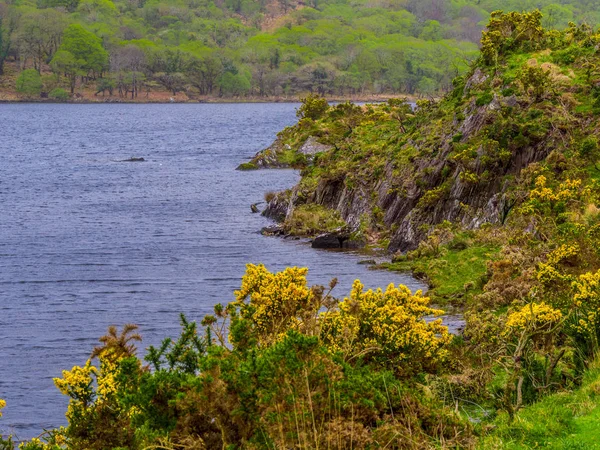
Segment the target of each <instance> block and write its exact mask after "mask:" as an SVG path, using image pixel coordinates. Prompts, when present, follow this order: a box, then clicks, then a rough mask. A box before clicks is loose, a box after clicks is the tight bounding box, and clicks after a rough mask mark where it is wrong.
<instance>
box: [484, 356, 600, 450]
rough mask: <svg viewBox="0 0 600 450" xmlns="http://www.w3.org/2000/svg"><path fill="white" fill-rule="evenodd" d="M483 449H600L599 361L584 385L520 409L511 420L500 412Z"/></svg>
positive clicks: (585, 378) (588, 372) (586, 375)
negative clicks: (510, 421)
mask: <svg viewBox="0 0 600 450" xmlns="http://www.w3.org/2000/svg"><path fill="white" fill-rule="evenodd" d="M493 426H494V428H493V429H492V431H491V432H490V433H489V434H488V435H487V436H486V437H485V438H483V439H482V440H481V442H480V445H479V448H480V449H488V448H494V449H507V450H513V449H514V450H517V449H533V448H546V449H553V450H576V449H577V450H579V449H582V450H583V449H586V450H587V449H600V363H599V362H597V363H595V364H594V365H593V367H591V368H590V369H589V370H588V371H587V372H586V374H585V377H584V380H583V383H582V386H581V387H580V388H579V389H577V390H575V391H570V392H561V393H557V394H554V395H550V396H548V397H546V398H544V399H543V400H541V401H539V402H538V403H535V404H533V405H531V406H528V407H526V408H524V409H522V410H521V411H519V412H518V413H517V415H516V416H515V419H514V421H513V422H512V423H509V422H508V420H507V416H505V415H501V416H499V417H498V418H497V419H496V421H495V423H494V424H493Z"/></svg>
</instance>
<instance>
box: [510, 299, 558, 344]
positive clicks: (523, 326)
mask: <svg viewBox="0 0 600 450" xmlns="http://www.w3.org/2000/svg"><path fill="white" fill-rule="evenodd" d="M562 317H563V315H562V313H561V311H560V310H559V309H555V308H553V307H552V306H549V305H547V304H545V303H544V302H542V303H529V304H528V305H525V306H523V307H521V308H520V309H518V310H517V311H515V312H513V313H511V314H509V316H508V319H507V320H506V328H505V330H504V335H505V336H508V335H512V334H514V333H516V332H521V331H531V332H533V331H536V330H541V329H543V328H547V329H549V328H551V327H552V326H554V325H556V324H557V323H558V322H559V321H560V320H561V319H562Z"/></svg>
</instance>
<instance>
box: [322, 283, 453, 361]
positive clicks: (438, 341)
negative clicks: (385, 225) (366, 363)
mask: <svg viewBox="0 0 600 450" xmlns="http://www.w3.org/2000/svg"><path fill="white" fill-rule="evenodd" d="M428 305H429V299H428V298H427V297H424V296H423V295H422V293H421V291H417V292H416V293H415V294H414V295H413V294H412V293H411V292H410V290H409V289H408V288H407V287H406V286H402V285H399V286H398V287H396V286H394V285H393V284H390V285H389V286H388V287H387V289H386V290H385V292H384V291H383V290H381V289H377V290H368V291H366V292H365V291H364V286H363V284H362V283H361V282H360V281H358V280H356V281H355V282H354V285H353V287H352V291H351V293H350V296H349V297H348V298H345V299H344V300H343V301H342V302H341V303H340V304H339V310H336V311H328V312H324V313H322V314H321V315H320V316H319V319H320V322H321V339H322V340H323V341H324V342H325V343H326V345H327V346H328V347H329V348H330V349H331V350H332V351H341V352H343V353H345V354H346V355H348V356H350V357H352V356H353V355H359V354H371V355H373V356H380V357H384V358H391V359H393V360H394V361H395V362H402V361H413V362H416V361H417V360H420V361H419V362H423V363H424V364H425V365H426V364H429V363H434V362H437V361H440V360H442V359H443V358H444V357H445V356H446V350H445V348H444V347H445V345H446V344H447V343H448V342H449V341H450V340H451V335H450V334H449V333H448V329H447V327H444V326H442V324H441V320H439V319H438V320H433V321H430V322H429V323H427V322H425V321H424V320H423V318H424V317H425V316H432V315H439V314H442V313H443V311H440V310H436V309H432V308H430V307H429V306H428Z"/></svg>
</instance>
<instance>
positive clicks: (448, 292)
mask: <svg viewBox="0 0 600 450" xmlns="http://www.w3.org/2000/svg"><path fill="white" fill-rule="evenodd" d="M497 251H498V249H497V248H496V247H491V246H476V245H474V246H470V247H468V248H465V249H463V250H449V249H444V250H443V251H442V252H441V254H440V255H439V256H427V257H421V258H418V259H414V260H408V259H405V260H401V261H397V262H393V263H387V264H383V265H382V267H383V268H386V269H389V270H396V271H402V272H407V271H410V272H412V273H413V274H414V275H415V276H416V277H418V278H423V279H425V280H426V281H427V283H428V284H429V292H428V295H429V296H430V297H431V298H432V300H433V301H434V302H435V303H437V304H445V303H453V304H457V303H458V304H461V303H464V301H465V299H466V297H467V296H471V295H474V294H478V293H480V292H481V286H482V280H483V278H484V276H485V274H486V272H487V261H489V260H490V259H491V258H492V257H493V256H494V255H495V254H496V252H497Z"/></svg>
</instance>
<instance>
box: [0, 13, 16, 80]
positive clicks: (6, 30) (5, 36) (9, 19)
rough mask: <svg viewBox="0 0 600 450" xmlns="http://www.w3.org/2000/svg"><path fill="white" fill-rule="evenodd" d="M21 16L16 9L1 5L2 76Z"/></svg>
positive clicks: (0, 65)
mask: <svg viewBox="0 0 600 450" xmlns="http://www.w3.org/2000/svg"><path fill="white" fill-rule="evenodd" d="M18 19H19V16H18V13H17V12H16V11H15V9H14V8H9V7H8V5H7V4H5V3H0V75H3V74H4V61H5V60H6V58H7V57H8V55H9V54H10V52H11V50H12V45H13V41H12V34H13V32H14V30H15V28H16V27H17V22H18Z"/></svg>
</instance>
